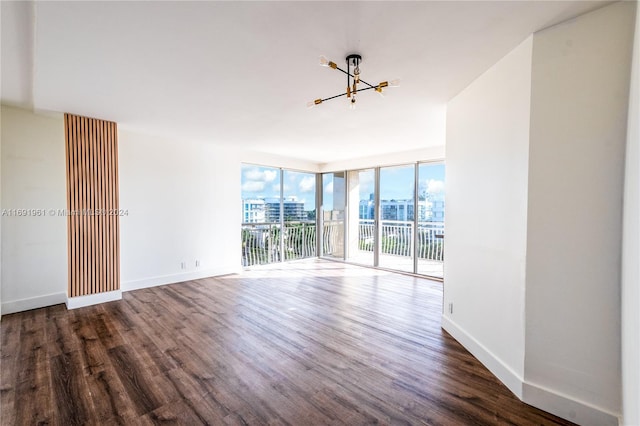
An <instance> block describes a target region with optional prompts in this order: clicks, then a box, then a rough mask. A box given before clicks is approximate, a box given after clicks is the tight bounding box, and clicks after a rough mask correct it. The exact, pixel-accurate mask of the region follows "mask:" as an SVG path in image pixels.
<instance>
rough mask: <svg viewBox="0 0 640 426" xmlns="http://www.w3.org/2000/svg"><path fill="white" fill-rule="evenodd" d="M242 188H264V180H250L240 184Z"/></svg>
mask: <svg viewBox="0 0 640 426" xmlns="http://www.w3.org/2000/svg"><path fill="white" fill-rule="evenodd" d="M242 190H243V191H245V192H260V191H262V190H264V182H257V181H255V180H250V181H248V182H245V183H243V184H242Z"/></svg>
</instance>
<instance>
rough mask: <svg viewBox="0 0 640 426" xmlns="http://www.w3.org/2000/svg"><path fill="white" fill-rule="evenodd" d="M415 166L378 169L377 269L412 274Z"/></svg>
mask: <svg viewBox="0 0 640 426" xmlns="http://www.w3.org/2000/svg"><path fill="white" fill-rule="evenodd" d="M414 176H415V166H414V165H413V164H412V165H408V166H398V167H383V168H381V169H380V220H381V221H380V254H379V256H380V260H379V266H381V267H384V268H390V269H397V270H400V271H407V272H413V218H414V200H413V198H414V186H415V178H414Z"/></svg>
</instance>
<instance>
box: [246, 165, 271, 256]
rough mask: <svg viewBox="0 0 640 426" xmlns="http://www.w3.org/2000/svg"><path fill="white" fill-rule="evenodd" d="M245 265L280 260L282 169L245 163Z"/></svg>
mask: <svg viewBox="0 0 640 426" xmlns="http://www.w3.org/2000/svg"><path fill="white" fill-rule="evenodd" d="M241 173H242V174H241V185H242V187H241V191H242V265H243V266H251V265H259V264H265V263H272V262H277V261H279V260H280V170H279V169H276V168H273V167H261V166H254V165H250V164H243V165H242V169H241Z"/></svg>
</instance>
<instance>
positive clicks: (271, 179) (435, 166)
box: [241, 163, 445, 211]
mask: <svg viewBox="0 0 640 426" xmlns="http://www.w3.org/2000/svg"><path fill="white" fill-rule="evenodd" d="M413 173H414V167H413V165H408V166H397V167H382V168H381V169H380V199H382V200H391V199H395V200H405V199H410V198H413V185H414V178H413ZM444 176H445V165H444V164H442V163H424V164H420V168H419V187H418V188H419V192H420V193H422V192H428V193H432V194H442V193H444ZM332 177H333V176H331V174H325V175H324V176H323V195H324V198H325V205H327V206H330V205H332V204H333V183H334V179H332ZM358 178H359V181H360V182H359V183H360V191H359V192H360V199H361V200H368V199H369V195H370V194H371V193H373V191H374V171H373V169H367V170H361V171H359V172H358ZM241 182H242V183H241V184H242V198H243V199H252V198H278V197H279V196H280V170H279V169H277V168H271V167H262V166H255V165H251V164H243V165H242V180H241ZM283 182H284V196H285V198H288V197H291V196H293V197H296V199H297V200H298V201H300V202H303V203H304V204H305V210H307V211H308V210H313V209H315V188H316V181H315V175H314V174H313V173H303V172H294V171H290V170H284V171H283Z"/></svg>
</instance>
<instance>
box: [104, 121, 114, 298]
mask: <svg viewBox="0 0 640 426" xmlns="http://www.w3.org/2000/svg"><path fill="white" fill-rule="evenodd" d="M105 144H106V145H105V153H104V162H105V164H106V170H107V173H106V174H105V179H106V182H105V183H106V185H107V197H106V200H105V202H106V208H107V210H109V212H111V208H112V207H111V197H112V195H113V191H112V190H111V180H112V179H113V178H112V176H111V175H112V173H111V172H112V168H113V166H112V164H111V156H110V152H111V145H112V142H111V126H110V125H109V124H107V128H106V137H105ZM105 234H106V236H107V244H106V246H105V249H106V250H107V256H108V257H109V259H112V258H113V253H112V247H113V235H112V227H111V216H107V217H106V218H105ZM112 266H113V265H112V263H111V262H109V263H108V264H107V276H106V277H105V283H106V284H107V286H108V287H109V288H111V286H112V281H113V270H112Z"/></svg>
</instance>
